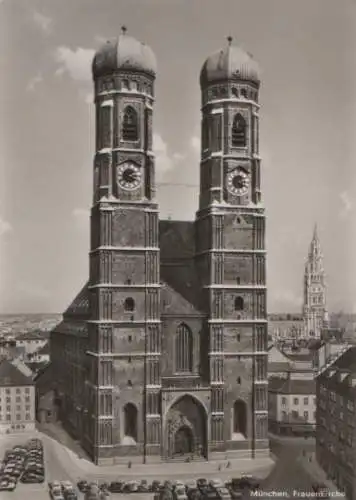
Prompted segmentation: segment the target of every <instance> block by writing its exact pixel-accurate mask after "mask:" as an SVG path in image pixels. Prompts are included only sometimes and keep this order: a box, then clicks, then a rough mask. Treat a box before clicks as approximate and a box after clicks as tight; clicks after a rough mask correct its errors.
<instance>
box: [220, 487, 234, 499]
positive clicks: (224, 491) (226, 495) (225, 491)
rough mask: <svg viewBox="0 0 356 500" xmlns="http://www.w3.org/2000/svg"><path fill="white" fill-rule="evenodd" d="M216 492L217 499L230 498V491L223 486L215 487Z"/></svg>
mask: <svg viewBox="0 0 356 500" xmlns="http://www.w3.org/2000/svg"><path fill="white" fill-rule="evenodd" d="M216 493H217V497H218V499H219V500H231V495H230V492H229V490H228V489H227V488H225V486H224V487H220V488H216Z"/></svg>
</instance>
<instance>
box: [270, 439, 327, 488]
mask: <svg viewBox="0 0 356 500" xmlns="http://www.w3.org/2000/svg"><path fill="white" fill-rule="evenodd" d="M270 443H271V451H272V452H273V453H274V454H275V455H276V456H277V457H278V461H277V464H276V466H275V467H274V469H273V470H272V472H271V474H270V475H269V476H268V477H267V478H266V479H265V481H264V482H263V484H262V491H265V492H274V494H273V497H274V498H279V497H281V498H282V497H286V495H287V494H288V498H301V496H304V495H303V494H305V496H308V493H310V494H311V495H309V496H312V491H313V490H312V485H313V483H315V482H318V480H317V479H315V478H314V479H313V478H312V477H311V475H309V474H308V473H307V471H306V469H305V468H304V467H303V466H302V464H301V463H300V461H298V458H299V459H300V458H301V456H302V454H303V450H305V451H306V452H312V451H314V447H315V443H314V440H313V439H310V440H304V439H300V438H295V439H294V438H285V439H284V438H282V439H280V438H276V439H271V442H270Z"/></svg>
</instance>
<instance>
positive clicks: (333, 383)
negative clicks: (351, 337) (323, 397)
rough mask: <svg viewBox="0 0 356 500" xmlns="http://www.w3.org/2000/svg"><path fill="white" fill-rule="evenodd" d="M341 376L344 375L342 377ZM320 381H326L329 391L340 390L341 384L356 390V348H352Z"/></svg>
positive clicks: (322, 374)
mask: <svg viewBox="0 0 356 500" xmlns="http://www.w3.org/2000/svg"><path fill="white" fill-rule="evenodd" d="M340 374H341V375H342V376H341V377H340ZM318 378H320V379H324V380H325V379H326V385H327V389H328V390H329V391H332V390H336V391H337V390H338V388H340V387H341V386H340V384H344V385H346V386H349V387H350V383H351V387H350V388H351V390H353V391H354V390H355V389H356V346H354V345H353V346H350V348H349V349H348V350H347V351H345V352H344V353H343V354H342V355H341V356H340V357H339V358H337V359H336V360H335V362H334V363H333V364H332V365H331V366H330V367H329V368H328V369H327V370H325V371H324V372H322V373H321V375H319V377H318Z"/></svg>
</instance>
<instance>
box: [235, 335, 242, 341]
mask: <svg viewBox="0 0 356 500" xmlns="http://www.w3.org/2000/svg"><path fill="white" fill-rule="evenodd" d="M236 340H237V342H240V340H241V335H240V334H239V333H238V334H237V335H236Z"/></svg>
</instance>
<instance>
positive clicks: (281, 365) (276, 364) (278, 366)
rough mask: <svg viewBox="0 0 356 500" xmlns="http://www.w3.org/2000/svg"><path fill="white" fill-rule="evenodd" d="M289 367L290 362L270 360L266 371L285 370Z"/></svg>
mask: <svg viewBox="0 0 356 500" xmlns="http://www.w3.org/2000/svg"><path fill="white" fill-rule="evenodd" d="M290 369H291V364H290V363H288V362H284V361H271V362H270V363H268V371H269V372H270V373H276V372H287V371H288V370H290Z"/></svg>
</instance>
